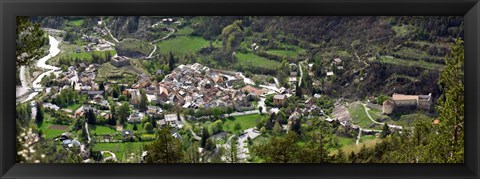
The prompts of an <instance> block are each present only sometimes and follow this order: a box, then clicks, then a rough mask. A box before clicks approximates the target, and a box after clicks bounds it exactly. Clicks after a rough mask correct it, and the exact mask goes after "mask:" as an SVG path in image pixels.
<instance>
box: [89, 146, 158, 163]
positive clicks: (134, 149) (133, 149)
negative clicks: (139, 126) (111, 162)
mask: <svg viewBox="0 0 480 179" xmlns="http://www.w3.org/2000/svg"><path fill="white" fill-rule="evenodd" d="M149 143H151V142H125V143H97V144H95V146H94V147H93V151H111V152H113V153H114V154H115V155H116V157H117V159H118V160H119V161H124V156H125V155H127V154H130V153H134V154H135V155H136V156H137V157H138V158H139V157H140V155H141V152H142V151H143V149H144V145H147V144H149Z"/></svg>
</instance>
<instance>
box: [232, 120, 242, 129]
mask: <svg viewBox="0 0 480 179" xmlns="http://www.w3.org/2000/svg"><path fill="white" fill-rule="evenodd" d="M233 130H234V131H240V130H242V125H240V123H238V122H237V123H235V126H234V127H233Z"/></svg>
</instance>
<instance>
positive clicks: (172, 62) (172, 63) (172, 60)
mask: <svg viewBox="0 0 480 179" xmlns="http://www.w3.org/2000/svg"><path fill="white" fill-rule="evenodd" d="M168 68H169V69H170V71H173V70H174V69H175V58H174V57H173V53H172V51H170V53H169V57H168Z"/></svg>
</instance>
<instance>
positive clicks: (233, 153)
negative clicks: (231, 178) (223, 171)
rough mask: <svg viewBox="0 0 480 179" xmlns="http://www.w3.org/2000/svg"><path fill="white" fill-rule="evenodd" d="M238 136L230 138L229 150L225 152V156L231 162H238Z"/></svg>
mask: <svg viewBox="0 0 480 179" xmlns="http://www.w3.org/2000/svg"><path fill="white" fill-rule="evenodd" d="M237 139H238V138H237V137H232V138H231V139H230V145H229V146H230V147H229V148H228V150H227V151H226V152H225V158H226V159H227V162H229V163H236V162H238V156H237V150H238V149H237Z"/></svg>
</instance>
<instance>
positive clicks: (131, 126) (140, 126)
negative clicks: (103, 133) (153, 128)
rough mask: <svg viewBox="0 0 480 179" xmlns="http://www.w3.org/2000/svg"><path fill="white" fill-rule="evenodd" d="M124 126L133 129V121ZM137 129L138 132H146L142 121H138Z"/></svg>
mask: <svg viewBox="0 0 480 179" xmlns="http://www.w3.org/2000/svg"><path fill="white" fill-rule="evenodd" d="M123 128H124V129H126V130H133V123H128V124H126V125H125V126H124V127H123ZM137 131H138V132H145V129H143V125H142V123H140V122H139V123H137Z"/></svg>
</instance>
